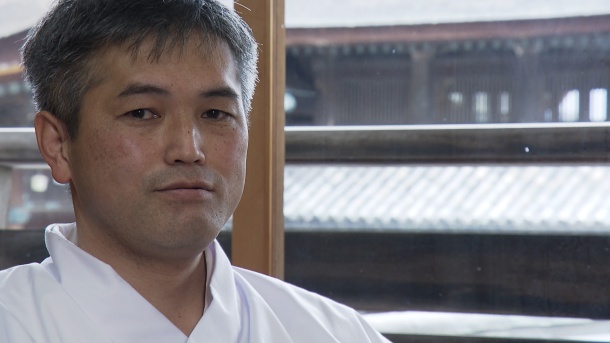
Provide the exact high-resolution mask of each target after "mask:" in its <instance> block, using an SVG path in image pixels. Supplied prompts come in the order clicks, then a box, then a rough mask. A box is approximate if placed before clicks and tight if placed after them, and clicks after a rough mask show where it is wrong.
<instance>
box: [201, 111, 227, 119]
mask: <svg viewBox="0 0 610 343" xmlns="http://www.w3.org/2000/svg"><path fill="white" fill-rule="evenodd" d="M227 116H228V114H227V113H226V112H224V111H221V110H209V111H207V112H205V113H204V114H203V117H204V118H210V119H223V118H225V117H227Z"/></svg>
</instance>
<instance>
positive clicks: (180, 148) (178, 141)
mask: <svg viewBox="0 0 610 343" xmlns="http://www.w3.org/2000/svg"><path fill="white" fill-rule="evenodd" d="M176 119H177V118H176ZM165 135H166V142H167V143H166V152H165V162H166V163H167V164H170V165H173V164H191V163H194V164H203V162H204V161H205V155H204V153H203V135H202V133H201V132H200V130H199V129H198V127H197V125H196V123H194V122H192V121H190V120H188V119H181V120H176V121H175V122H173V123H171V124H169V125H168V128H167V130H166V132H165Z"/></svg>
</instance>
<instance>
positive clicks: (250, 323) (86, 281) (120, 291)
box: [0, 224, 387, 343]
mask: <svg viewBox="0 0 610 343" xmlns="http://www.w3.org/2000/svg"><path fill="white" fill-rule="evenodd" d="M75 234H76V230H75V225H74V224H62V225H51V226H49V227H48V228H47V231H46V234H45V239H46V244H47V249H48V250H49V253H50V257H49V258H47V259H46V260H44V261H43V262H42V263H40V264H37V263H33V264H29V265H24V266H18V267H14V268H11V269H8V270H4V271H1V272H0V342H1V343H8V342H11V343H13V342H15V343H27V342H49V343H55V342H57V343H72V342H74V343H83V342H87V343H98V342H99V343H102V342H104V343H107V342H115V343H122V342H125V343H127V342H129V343H133V342H146V343H155V342H159V343H172V342H187V343H202V342H206V343H207V342H257V343H259V342H265V343H267V342H281V343H289V342H307V343H321V342H349V343H355V342H387V340H386V339H384V338H383V337H382V336H381V335H380V334H379V333H377V332H376V331H375V330H374V329H372V328H371V327H370V326H369V325H368V323H366V321H364V319H363V318H362V317H360V316H359V315H358V313H356V312H355V311H354V310H352V309H350V308H348V307H346V306H343V305H340V304H337V303H335V302H333V301H331V300H329V299H326V298H324V297H321V296H319V295H317V294H314V293H310V292H308V291H305V290H303V289H300V288H298V287H295V286H292V285H289V284H287V283H284V282H282V281H279V280H277V279H274V278H271V277H267V276H265V275H261V274H258V273H254V272H251V271H248V270H244V269H240V268H237V267H232V266H231V265H230V263H229V260H228V258H227V256H226V255H225V254H224V252H223V251H222V249H221V248H220V245H219V244H218V243H217V242H214V243H213V244H212V245H211V246H210V248H209V249H207V250H206V262H207V263H208V274H209V275H208V280H209V286H208V297H207V298H208V299H209V302H208V304H207V305H206V309H205V312H204V315H203V316H202V317H201V319H200V320H199V322H198V324H197V326H196V327H195V329H194V330H193V332H192V334H191V335H190V337H187V336H186V335H184V334H183V333H182V332H181V331H180V330H179V329H178V328H177V327H176V326H175V325H173V324H172V323H171V322H170V321H169V320H168V319H167V318H166V317H165V316H163V315H162V314H161V313H160V312H159V311H158V310H157V309H156V308H155V307H153V306H152V305H151V304H150V303H149V302H148V301H146V300H145V299H144V298H143V297H142V296H141V295H140V294H139V293H138V292H136V291H135V290H134V289H133V288H132V287H131V286H130V285H129V284H128V283H127V282H126V281H125V280H123V279H122V278H121V277H120V276H119V275H118V274H117V273H116V272H115V271H114V269H112V267H110V266H109V265H107V264H105V263H103V262H102V261H100V260H98V259H96V258H94V257H93V256H91V255H89V254H87V253H86V252H84V251H83V250H81V249H79V248H78V247H77V246H76V245H75V244H73V243H72V242H73V241H74V238H75Z"/></svg>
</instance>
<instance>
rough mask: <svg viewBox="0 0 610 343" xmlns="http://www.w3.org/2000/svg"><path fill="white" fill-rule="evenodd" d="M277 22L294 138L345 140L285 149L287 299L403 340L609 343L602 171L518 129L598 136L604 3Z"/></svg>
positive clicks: (342, 11)
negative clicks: (387, 131)
mask: <svg viewBox="0 0 610 343" xmlns="http://www.w3.org/2000/svg"><path fill="white" fill-rule="evenodd" d="M286 18H287V22H286V25H287V38H286V42H287V47H286V60H287V70H286V94H287V99H289V101H287V102H286V123H287V125H307V126H311V127H309V128H306V129H305V128H303V129H299V130H300V131H299V132H307V131H308V130H317V129H316V128H315V127H316V126H331V125H334V126H339V127H337V128H334V129H332V132H333V135H334V136H333V137H339V138H336V139H335V138H328V139H325V138H323V137H325V136H323V135H313V134H312V135H311V138H312V139H319V140H320V143H318V144H310V143H308V140H307V139H306V137H305V135H300V136H299V139H298V140H295V141H294V142H293V143H290V144H289V146H288V147H287V155H286V156H287V161H288V164H287V166H286V169H285V194H284V201H285V208H284V214H285V223H286V268H287V270H286V278H287V279H288V281H291V282H294V283H296V284H299V285H303V286H305V287H306V288H309V289H312V290H314V291H317V292H320V293H322V294H325V295H328V296H330V297H332V298H335V299H337V300H339V301H342V302H345V303H347V304H349V305H351V306H354V307H356V308H357V309H359V310H361V311H362V312H364V313H366V315H367V319H369V320H370V321H371V322H372V323H374V325H375V326H376V327H377V328H378V329H379V330H381V331H382V332H383V333H385V334H387V335H388V337H391V338H392V339H395V340H396V341H403V340H404V341H419V339H421V341H431V342H432V341H434V342H442V341H451V342H454V341H455V342H463V341H464V342H465V341H469V339H473V338H472V337H487V338H497V339H503V338H514V339H518V341H530V340H532V339H550V340H561V339H564V340H573V341H578V340H598V341H606V340H608V339H610V334H609V333H610V323H609V322H607V321H604V320H603V319H607V318H608V313H610V298H609V297H608V296H607V295H606V290H605V288H606V286H604V285H605V284H607V283H608V282H610V280H607V279H605V278H604V277H601V276H600V275H605V270H606V267H605V264H606V262H605V261H606V260H607V258H608V257H610V256H608V255H609V254H608V251H610V234H609V232H608V230H609V228H610V226H609V225H610V212H609V211H608V210H607V209H606V207H607V206H605V205H604V204H605V202H606V201H607V194H610V192H609V191H610V189H607V188H608V187H607V186H608V185H606V184H607V182H606V181H605V180H606V179H607V178H608V176H610V175H609V174H608V173H609V171H610V170H609V169H608V168H607V166H606V165H605V162H606V158H605V156H606V154H607V153H606V152H605V150H604V148H602V150H604V152H602V154H601V155H600V156H599V158H595V157H592V156H591V155H589V152H588V150H587V146H588V145H587V146H585V145H579V144H577V143H575V144H572V143H568V142H567V141H566V136H564V135H563V134H561V133H560V131H559V130H558V131H557V135H554V136H547V138H541V137H540V136H538V135H536V134H535V133H534V134H532V133H531V132H532V131H528V130H525V127H526V126H528V127H555V128H567V127H582V134H583V135H586V134H590V133H591V132H590V131H585V129H586V127H601V126H603V127H605V126H606V123H604V122H606V121H607V120H608V118H609V116H608V92H607V90H608V89H609V88H610V57H609V56H610V55H608V50H609V49H610V25H609V24H608V23H610V2H607V1H599V0H585V1H573V0H565V1H563V0H562V1H559V2H553V6H549V3H548V1H542V0H541V1H527V2H524V1H519V0H495V1H441V0H430V1H415V0H413V1H410V0H405V1H394V0H383V1H377V2H370V1H360V0H350V1H343V2H329V1H323V0H313V1H304V0H286ZM577 122H580V123H577ZM591 122H596V123H591ZM525 123H527V124H525ZM532 123H533V124H532ZM538 123H540V124H538ZM447 124H460V125H454V126H448V125H447ZM461 124H465V125H461ZM474 124H478V125H474ZM480 124H483V125H480ZM490 124H492V125H490ZM498 124H499V125H498ZM507 124H510V127H512V128H516V129H515V130H516V131H515V135H511V136H510V137H508V136H506V135H497V136H493V135H486V136H485V137H487V139H488V140H489V141H482V140H481V137H482V136H480V135H479V134H474V133H473V134H471V135H469V134H463V132H464V131H465V130H481V131H482V130H483V129H485V130H486V129H487V128H489V127H504V128H506V127H509V125H507ZM371 125H387V126H397V125H407V126H405V127H402V126H401V127H396V128H395V129H396V130H400V129H401V128H403V129H405V130H408V132H409V134H410V135H411V137H409V138H408V139H406V136H402V137H403V140H401V138H400V137H399V136H398V135H397V136H395V137H396V139H397V141H396V142H395V144H394V147H393V146H392V145H391V144H388V140H389V138H388V137H379V136H376V135H369V133H370V131H366V132H364V131H365V130H372V131H374V130H382V128H379V127H374V128H371V127H369V126H371ZM432 125H445V126H440V128H441V129H442V130H446V131H444V132H445V133H441V134H440V135H438V136H434V139H433V138H430V135H429V132H430V131H431V130H436V128H437V127H439V126H432ZM469 125H470V126H469ZM494 125H496V126H494ZM579 125H581V126H579ZM596 125H597V126H596ZM343 126H367V127H363V128H362V136H361V137H360V138H361V139H356V138H355V137H356V134H355V132H357V131H358V128H354V127H349V128H346V127H343ZM407 128H408V129H407ZM521 128H523V130H522V132H520V131H518V130H519V129H521ZM418 130H421V131H420V132H418ZM325 132H326V131H325ZM290 133H291V132H290V130H288V131H287V135H288V136H289V135H290ZM347 133H349V135H348V134H347ZM288 136H287V137H288ZM347 136H349V137H351V138H349V142H352V144H353V146H352V149H351V150H352V151H353V152H350V150H349V149H346V145H345V144H344V143H341V142H339V141H340V140H341V139H340V137H347ZM388 136H389V135H388ZM393 137H394V136H393ZM456 137H459V139H458V138H456ZM595 137H597V138H595V139H597V140H598V141H595V142H593V141H591V142H590V143H591V144H593V145H595V146H597V147H604V146H606V143H607V142H606V137H605V136H604V135H603V134H602V135H600V136H596V135H595ZM437 138H438V139H437ZM509 138H510V139H509ZM498 139H507V141H506V142H505V145H502V149H498V150H497V151H496V150H494V148H498V147H499V145H497V140H498ZM381 140H383V142H384V143H380V142H381ZM542 140H546V141H545V142H546V143H545V144H544V145H545V148H546V151H545V153H544V156H545V157H544V159H542V158H541V159H538V160H537V159H536V156H542V155H538V154H540V152H541V151H540V144H538V143H540V142H542ZM288 141H290V139H288ZM346 141H347V140H346ZM407 141H408V142H407ZM299 142H300V143H299ZM405 142H406V143H405ZM547 143H548V144H547ZM324 144H326V147H325V146H324ZM407 144H412V146H407ZM314 146H315V148H316V149H318V150H315V149H313V147H314ZM464 147H472V148H473V149H472V150H471V151H473V155H472V156H465V155H464V150H463V149H464ZM485 147H490V148H489V149H486V148H485ZM589 147H590V146H589ZM383 149H390V150H391V153H388V151H386V150H383ZM401 149H403V150H408V152H404V154H403V155H404V156H411V157H413V158H414V159H416V161H425V164H423V163H420V164H417V163H416V162H415V161H408V160H407V159H406V158H402V157H400V156H401V152H400V150H401ZM366 153H368V154H369V156H364V154H366ZM423 154H429V156H428V157H429V158H423V157H422V155H423ZM447 154H450V155H451V154H453V155H454V156H453V157H455V158H452V156H447ZM517 154H523V155H527V156H531V157H532V158H531V159H530V158H527V159H520V160H518V161H516V162H514V163H512V164H511V163H507V162H506V161H510V160H514V159H512V158H511V157H510V156H515V155H517ZM344 155H345V156H344ZM509 155H510V156H509ZM291 156H293V157H294V159H292V160H291V158H292V157H291ZM350 156H352V157H353V159H351V160H350ZM384 156H385V159H384ZM435 157H436V159H437V161H435ZM316 158H317V159H318V160H316ZM333 158H335V160H333ZM547 158H548V159H547ZM439 160H442V162H439ZM337 161H342V162H343V163H338V162H337ZM477 161H479V163H477ZM482 161H484V162H482ZM364 162H366V164H365V163H364ZM599 162H602V163H599ZM602 280H603V281H602ZM440 336H445V337H444V338H442V337H440ZM446 336H453V339H456V338H457V337H462V338H463V337H469V338H466V339H463V340H447V337H446ZM422 337H424V338H425V337H431V338H429V339H428V340H424V338H422ZM475 341H476V340H475Z"/></svg>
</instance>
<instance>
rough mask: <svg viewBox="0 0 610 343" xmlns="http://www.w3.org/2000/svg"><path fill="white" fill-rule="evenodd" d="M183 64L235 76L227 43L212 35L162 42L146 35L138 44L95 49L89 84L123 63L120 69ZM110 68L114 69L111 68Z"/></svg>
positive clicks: (233, 62)
mask: <svg viewBox="0 0 610 343" xmlns="http://www.w3.org/2000/svg"><path fill="white" fill-rule="evenodd" d="M154 64H183V65H185V67H187V68H197V67H198V66H204V65H205V66H214V67H216V68H218V69H222V70H225V71H228V72H230V73H231V74H232V76H233V77H235V78H238V68H237V63H236V60H235V56H234V54H233V52H232V51H231V49H230V48H229V45H228V44H227V43H226V42H224V41H223V40H220V39H215V38H212V37H205V38H204V37H201V36H199V35H196V36H193V37H191V38H189V39H185V40H184V41H175V42H162V43H160V42H159V41H158V40H156V39H153V38H149V39H145V40H143V41H142V42H141V43H137V44H136V43H123V44H117V45H110V46H107V47H104V48H101V49H99V50H98V51H97V52H96V53H95V54H94V56H93V57H92V58H91V63H90V71H91V72H90V75H91V78H90V80H91V82H89V85H90V86H95V84H97V83H99V82H101V81H103V79H104V78H105V77H106V76H108V75H107V74H108V71H109V70H110V69H109V67H110V68H111V69H114V70H116V69H117V68H116V67H117V66H123V67H124V68H120V69H123V70H124V71H127V70H130V69H132V68H135V67H137V66H142V65H154ZM112 67H114V68H112Z"/></svg>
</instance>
